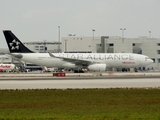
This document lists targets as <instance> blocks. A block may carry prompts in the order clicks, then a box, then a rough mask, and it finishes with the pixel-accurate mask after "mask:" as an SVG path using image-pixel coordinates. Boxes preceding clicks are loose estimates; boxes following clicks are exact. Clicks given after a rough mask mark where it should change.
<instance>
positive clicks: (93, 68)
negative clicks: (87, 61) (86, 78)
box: [88, 64, 107, 71]
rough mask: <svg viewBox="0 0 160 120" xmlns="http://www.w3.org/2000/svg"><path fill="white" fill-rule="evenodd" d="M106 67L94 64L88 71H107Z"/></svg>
mask: <svg viewBox="0 0 160 120" xmlns="http://www.w3.org/2000/svg"><path fill="white" fill-rule="evenodd" d="M106 66H107V65H106V64H92V65H89V66H88V69H89V70H90V71H105V70H106Z"/></svg>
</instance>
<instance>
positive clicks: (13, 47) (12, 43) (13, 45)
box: [3, 30, 33, 53]
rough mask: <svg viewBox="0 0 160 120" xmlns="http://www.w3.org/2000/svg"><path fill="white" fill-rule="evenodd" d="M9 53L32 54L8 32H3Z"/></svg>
mask: <svg viewBox="0 0 160 120" xmlns="http://www.w3.org/2000/svg"><path fill="white" fill-rule="evenodd" d="M3 33H4V36H5V38H6V42H7V45H8V48H9V51H10V53H33V51H31V50H29V49H28V48H27V47H26V46H25V45H24V44H23V43H22V42H21V41H20V40H19V39H18V38H17V37H16V36H15V35H14V34H13V33H12V32H11V31H10V30H3Z"/></svg>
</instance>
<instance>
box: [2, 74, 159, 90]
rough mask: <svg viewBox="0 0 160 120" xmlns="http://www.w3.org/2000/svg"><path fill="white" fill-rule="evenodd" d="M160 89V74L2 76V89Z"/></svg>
mask: <svg viewBox="0 0 160 120" xmlns="http://www.w3.org/2000/svg"><path fill="white" fill-rule="evenodd" d="M144 87H145V88H147V87H157V88H159V87H160V73H159V72H155V73H152V72H151V73H149V72H148V73H113V72H111V73H101V74H99V73H98V74H97V73H94V74H92V73H85V74H84V73H82V74H73V73H67V74H66V77H53V75H52V74H51V73H47V74H39V73H37V74H35V73H27V74H6V73H5V74H0V89H47V88H49V89H67V88H69V89H83V88H144Z"/></svg>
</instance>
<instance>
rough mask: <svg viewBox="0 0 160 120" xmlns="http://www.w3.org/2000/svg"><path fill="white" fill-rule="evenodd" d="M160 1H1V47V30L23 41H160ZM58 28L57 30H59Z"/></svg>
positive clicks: (2, 42) (3, 44)
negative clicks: (110, 38)
mask: <svg viewBox="0 0 160 120" xmlns="http://www.w3.org/2000/svg"><path fill="white" fill-rule="evenodd" d="M159 12H160V0H0V30H1V32H0V48H7V44H6V41H5V38H4V35H3V32H2V31H3V30H11V31H12V32H13V33H14V34H15V35H16V36H17V37H18V38H19V39H20V40H21V41H22V42H32V41H35V42H36V41H42V42H43V41H44V40H45V41H46V40H47V41H58V39H59V31H60V38H62V37H67V36H68V34H76V36H77V37H82V36H83V37H91V36H92V35H93V31H92V29H94V30H95V31H94V36H95V37H96V36H97V37H99V36H122V31H121V30H120V28H125V29H126V30H125V31H124V37H125V38H138V37H139V36H148V37H149V31H151V37H153V38H160V13H159ZM58 26H60V27H58Z"/></svg>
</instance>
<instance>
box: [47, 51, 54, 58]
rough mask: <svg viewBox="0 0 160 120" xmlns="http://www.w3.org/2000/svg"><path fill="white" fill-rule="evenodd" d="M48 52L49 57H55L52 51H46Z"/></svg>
mask: <svg viewBox="0 0 160 120" xmlns="http://www.w3.org/2000/svg"><path fill="white" fill-rule="evenodd" d="M48 54H49V56H50V57H54V58H55V57H56V56H54V55H53V54H52V53H50V52H48Z"/></svg>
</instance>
